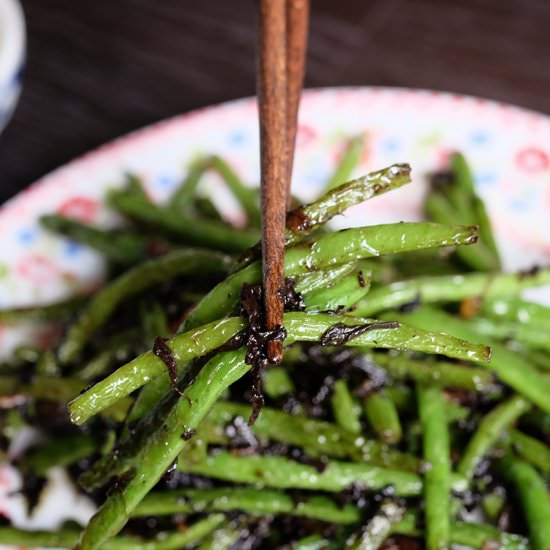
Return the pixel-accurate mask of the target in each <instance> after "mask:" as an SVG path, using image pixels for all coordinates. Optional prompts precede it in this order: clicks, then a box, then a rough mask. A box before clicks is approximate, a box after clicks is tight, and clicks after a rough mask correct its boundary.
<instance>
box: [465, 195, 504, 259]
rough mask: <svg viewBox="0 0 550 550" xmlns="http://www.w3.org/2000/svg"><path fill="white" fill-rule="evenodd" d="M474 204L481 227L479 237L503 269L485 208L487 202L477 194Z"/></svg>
mask: <svg viewBox="0 0 550 550" xmlns="http://www.w3.org/2000/svg"><path fill="white" fill-rule="evenodd" d="M472 206H473V211H474V216H475V217H476V220H477V225H478V227H479V238H480V239H481V241H482V242H483V243H484V244H485V246H486V247H487V248H488V249H489V250H490V251H491V253H492V254H493V256H494V257H495V260H496V262H497V266H498V269H502V264H501V262H500V255H499V252H498V246H497V243H496V241H495V236H494V234H493V229H492V227H491V220H490V218H489V214H487V210H486V208H485V203H484V202H483V201H482V200H481V199H480V198H479V197H477V196H475V197H474V198H473V201H472Z"/></svg>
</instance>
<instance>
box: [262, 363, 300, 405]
mask: <svg viewBox="0 0 550 550" xmlns="http://www.w3.org/2000/svg"><path fill="white" fill-rule="evenodd" d="M262 383H263V388H264V392H265V394H266V395H267V396H268V397H270V398H271V399H279V398H280V397H284V396H285V395H289V394H291V393H294V390H295V388H294V383H293V382H292V379H291V378H290V376H289V374H288V372H287V370H286V369H285V368H284V367H272V368H270V369H265V370H264V371H263V373H262Z"/></svg>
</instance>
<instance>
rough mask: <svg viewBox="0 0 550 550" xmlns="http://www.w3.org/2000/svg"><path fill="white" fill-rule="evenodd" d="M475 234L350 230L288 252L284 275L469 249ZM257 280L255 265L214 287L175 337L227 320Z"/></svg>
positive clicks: (437, 229) (435, 229)
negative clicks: (411, 253) (410, 254)
mask: <svg viewBox="0 0 550 550" xmlns="http://www.w3.org/2000/svg"><path fill="white" fill-rule="evenodd" d="M476 238H477V237H476V233H475V228H467V227H463V226H442V225H437V224H429V223H428V224H426V223H403V224H389V225H378V226H376V225H375V226H370V227H362V228H352V229H346V230H343V231H338V232H335V233H329V234H327V235H324V236H322V237H320V238H319V239H318V240H317V241H315V243H313V244H312V245H311V246H303V245H302V246H296V247H293V248H290V249H288V250H287V252H286V256H285V275H286V276H287V277H294V276H296V275H299V274H302V273H307V272H310V271H316V270H318V269H326V268H329V267H332V266H335V265H339V264H344V263H349V262H352V261H357V260H360V259H363V258H369V257H374V256H380V255H384V254H393V253H395V252H404V251H407V250H418V249H420V248H433V247H439V246H451V245H454V246H458V245H461V244H471V243H473V242H475V240H476ZM260 280H261V266H260V263H259V262H255V263H253V264H250V265H249V266H247V267H245V268H243V269H241V270H240V271H237V272H235V273H233V274H232V275H230V276H229V277H228V278H227V279H225V280H224V281H222V282H221V283H219V284H218V285H217V286H215V287H214V288H213V289H212V290H211V291H210V292H209V293H208V294H207V295H206V296H205V297H204V298H203V299H202V300H201V301H200V302H199V303H198V304H197V305H196V307H195V308H194V309H193V311H192V312H191V313H190V315H189V316H188V317H187V319H186V320H185V322H184V323H183V325H182V326H181V327H180V329H179V331H180V332H181V331H185V330H189V329H191V328H195V327H197V326H199V325H203V324H205V323H209V322H211V321H213V320H215V319H217V318H219V317H223V316H224V315H228V314H231V312H232V311H233V310H234V309H235V307H236V306H237V304H238V300H239V296H240V292H241V288H242V286H243V284H245V283H248V284H255V283H258V282H259V281H260Z"/></svg>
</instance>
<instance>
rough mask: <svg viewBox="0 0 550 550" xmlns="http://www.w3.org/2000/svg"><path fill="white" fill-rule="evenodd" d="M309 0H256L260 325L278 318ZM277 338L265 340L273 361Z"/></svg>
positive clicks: (275, 324) (272, 324)
mask: <svg viewBox="0 0 550 550" xmlns="http://www.w3.org/2000/svg"><path fill="white" fill-rule="evenodd" d="M308 16H309V0H260V33H259V34H260V44H259V52H260V55H259V65H258V100H259V112H260V156H261V172H262V177H261V187H262V264H263V288H264V310H265V325H266V329H267V330H268V331H273V330H277V329H278V328H279V327H281V326H282V323H283V312H284V303H283V295H282V289H283V286H284V254H285V241H284V231H285V222H286V210H287V207H288V205H289V203H290V200H289V199H290V182H291V175H292V164H293V158H294V145H295V140H296V124H297V115H298V107H299V103H300V94H301V90H302V85H303V79H304V65H305V50H306V41H307V29H308ZM282 349H283V348H282V342H281V341H279V340H271V341H269V342H268V344H267V359H268V361H269V362H270V363H278V362H279V361H280V360H281V358H282Z"/></svg>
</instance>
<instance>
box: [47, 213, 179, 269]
mask: <svg viewBox="0 0 550 550" xmlns="http://www.w3.org/2000/svg"><path fill="white" fill-rule="evenodd" d="M40 223H41V224H42V225H43V226H44V227H46V228H47V229H49V230H51V231H55V232H56V233H59V234H61V235H63V236H65V237H67V238H69V239H71V240H73V241H76V242H78V243H81V244H84V245H86V246H89V247H91V248H94V249H95V250H97V251H98V252H99V253H101V254H102V255H103V256H105V258H106V259H107V260H109V261H112V262H115V263H117V264H121V265H127V266H130V265H133V264H135V263H137V262H140V261H142V260H144V259H145V258H146V257H147V256H148V251H149V250H150V247H151V243H152V239H149V238H146V237H143V236H141V235H138V234H136V233H132V232H131V231H129V230H128V229H99V228H97V227H93V226H91V225H86V224H84V223H81V222H79V221H77V220H74V219H72V218H66V217H64V216H60V215H58V214H50V215H47V216H42V217H41V218H40ZM163 246H165V247H166V248H168V244H167V243H163Z"/></svg>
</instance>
